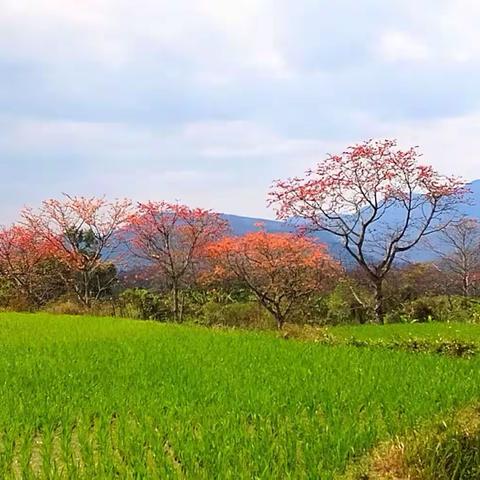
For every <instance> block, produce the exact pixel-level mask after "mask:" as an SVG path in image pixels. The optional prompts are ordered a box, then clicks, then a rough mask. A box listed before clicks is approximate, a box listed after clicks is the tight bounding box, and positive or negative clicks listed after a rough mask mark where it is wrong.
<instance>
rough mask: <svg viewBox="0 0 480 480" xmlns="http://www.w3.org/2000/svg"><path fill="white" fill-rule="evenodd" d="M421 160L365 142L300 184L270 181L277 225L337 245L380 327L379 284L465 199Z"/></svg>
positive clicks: (413, 151) (456, 184) (391, 145)
mask: <svg viewBox="0 0 480 480" xmlns="http://www.w3.org/2000/svg"><path fill="white" fill-rule="evenodd" d="M419 157H420V154H419V152H418V150H417V148H416V147H413V148H410V149H408V150H401V149H399V148H397V143H396V141H395V140H384V141H372V140H369V141H366V142H364V143H361V144H358V145H354V146H352V147H349V148H347V150H346V151H345V152H343V153H341V154H340V155H329V156H328V157H327V158H326V159H325V160H324V161H321V162H320V163H318V165H317V166H316V167H315V168H313V169H312V170H309V171H307V172H306V174H305V176H304V177H295V178H289V179H287V180H278V181H276V182H275V183H274V186H273V188H272V190H271V192H270V202H271V204H273V205H274V206H275V208H276V210H277V216H278V218H279V219H284V220H285V219H286V220H291V219H297V220H301V221H302V222H304V225H303V227H304V228H306V229H308V230H310V231H324V232H328V233H330V234H331V235H333V236H335V237H337V238H338V239H340V241H341V243H342V244H343V246H344V248H345V249H346V251H347V252H348V253H349V254H350V255H351V257H352V258H353V259H354V260H355V261H356V262H357V263H358V264H359V265H360V266H361V268H362V269H363V270H364V271H365V272H366V273H367V276H368V278H369V280H370V283H371V285H372V287H373V289H374V293H375V316H376V320H377V321H378V322H379V323H383V319H384V300H383V283H384V279H385V276H386V275H387V273H388V272H389V271H390V269H391V268H392V265H393V264H394V262H395V260H396V259H397V257H399V255H401V254H404V253H405V252H407V251H409V250H411V249H412V248H413V247H415V246H416V245H417V244H418V243H419V241H420V240H421V239H422V238H423V237H426V236H430V235H432V234H434V233H436V232H438V231H440V230H442V229H443V228H445V226H446V224H448V223H449V221H450V219H451V218H452V215H453V214H454V211H455V206H456V204H457V203H458V202H459V201H461V200H462V197H463V194H464V192H465V189H464V185H463V183H462V182H461V181H459V180H458V179H456V178H453V177H447V176H444V175H440V174H439V173H437V172H436V171H435V170H434V169H433V168H432V167H431V166H426V165H421V164H419V163H418V160H419Z"/></svg>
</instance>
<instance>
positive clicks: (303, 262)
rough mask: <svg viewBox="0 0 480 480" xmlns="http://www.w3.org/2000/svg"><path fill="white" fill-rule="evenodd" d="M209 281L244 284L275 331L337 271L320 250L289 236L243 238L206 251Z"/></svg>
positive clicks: (309, 241)
mask: <svg viewBox="0 0 480 480" xmlns="http://www.w3.org/2000/svg"><path fill="white" fill-rule="evenodd" d="M208 252H209V256H210V259H211V261H212V262H213V274H214V277H215V278H220V279H233V280H238V281H240V282H242V283H244V284H245V285H246V286H247V287H248V288H249V289H250V290H251V291H252V292H253V294H254V295H255V296H256V297H257V299H258V301H259V302H260V303H261V305H262V306H263V307H264V308H266V309H267V310H268V311H269V312H270V313H271V314H272V315H273V317H274V318H275V320H276V322H277V326H278V328H279V329H281V328H282V327H283V325H284V323H285V322H286V321H287V320H288V318H289V315H290V314H291V313H292V311H293V310H294V308H295V307H296V306H298V305H299V304H300V303H301V302H303V301H305V299H307V298H308V297H309V296H310V295H312V294H313V293H315V292H319V291H322V290H324V289H325V288H326V286H327V285H328V283H329V282H328V280H330V279H331V278H332V277H334V276H335V275H336V274H338V272H339V265H338V264H337V263H336V262H335V261H334V260H333V259H332V258H331V257H330V256H329V255H328V253H327V251H326V248H325V246H324V245H322V244H319V243H318V242H316V241H314V240H312V239H309V238H306V237H304V236H299V235H295V234H292V233H267V232H265V231H263V230H262V231H259V232H253V233H248V234H246V235H244V236H242V237H227V238H223V239H221V240H220V241H218V242H216V243H214V244H212V245H210V246H209V248H208Z"/></svg>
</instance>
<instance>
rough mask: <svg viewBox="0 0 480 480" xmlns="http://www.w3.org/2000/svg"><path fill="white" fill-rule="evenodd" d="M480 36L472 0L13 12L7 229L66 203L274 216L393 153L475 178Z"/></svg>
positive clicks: (5, 161) (4, 85)
mask: <svg viewBox="0 0 480 480" xmlns="http://www.w3.org/2000/svg"><path fill="white" fill-rule="evenodd" d="M479 21H480V4H479V3H478V2H476V1H474V0H455V1H454V0H424V2H421V3H419V2H418V1H414V0H403V1H400V0H392V1H388V2H378V1H377V0H365V1H362V2H358V1H354V0H338V1H337V2H326V1H319V0H299V1H293V0H275V1H274V0H238V1H236V2H234V1H233V0H231V1H230V0H198V1H195V2H192V1H191V0H177V1H175V2H171V1H167V0H141V1H140V2H137V3H135V4H132V2H130V1H129V0H84V1H82V2H78V1H76V0H3V1H2V15H1V16H0V167H1V168H2V173H3V177H4V178H7V179H8V181H4V185H2V191H1V193H0V199H1V200H2V202H3V203H2V205H3V209H2V212H1V214H0V222H2V221H5V220H3V219H2V217H4V218H5V219H7V218H8V219H10V218H12V216H13V213H12V212H14V211H15V210H16V209H18V208H19V207H20V206H21V205H22V204H23V203H35V202H38V201H39V200H40V199H41V198H43V197H45V196H52V195H56V194H58V193H59V192H61V191H63V190H68V191H72V192H74V193H76V192H79V193H80V192H85V193H96V194H101V193H104V192H105V193H107V194H109V195H115V196H122V195H128V196H132V197H135V198H144V197H145V196H147V195H148V196H152V197H154V198H166V199H167V200H168V199H170V200H172V199H177V198H182V199H184V201H188V202H190V203H192V204H195V205H204V206H207V207H210V208H217V209H220V210H225V211H231V212H234V213H245V214H252V215H271V213H270V212H268V211H267V210H266V209H265V207H264V198H265V193H266V190H267V188H268V185H269V184H270V182H271V180H272V179H273V178H279V177H283V176H287V175H293V174H296V173H299V172H302V171H303V170H304V169H305V168H307V167H308V166H309V165H311V164H312V163H313V162H315V161H317V160H319V159H320V158H322V157H323V156H324V155H325V154H326V153H327V152H335V151H337V150H342V149H343V148H344V147H345V146H346V145H348V144H350V143H352V142H357V141H360V140H362V139H364V138H370V137H378V136H380V137H392V136H395V137H398V138H399V140H400V141H401V142H403V143H405V144H410V143H415V144H419V145H420V146H422V147H423V149H424V151H425V154H426V155H425V159H426V160H428V161H430V162H431V163H432V164H434V165H435V166H436V167H438V168H441V169H442V170H444V171H446V172H448V171H452V172H455V173H458V174H461V175H464V176H465V177H467V178H474V177H478V173H477V171H476V169H475V164H476V162H477V159H476V151H477V150H478V146H479V145H478V141H477V137H479V135H478V129H479V128H480V125H479V122H478V117H479V115H480V105H479V100H480V97H479V95H478V92H477V90H478V84H479V83H480V32H479V30H478V23H479ZM453 158H454V160H452V159H453Z"/></svg>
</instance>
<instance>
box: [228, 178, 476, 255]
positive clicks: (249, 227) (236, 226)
mask: <svg viewBox="0 0 480 480" xmlns="http://www.w3.org/2000/svg"><path fill="white" fill-rule="evenodd" d="M468 188H469V190H470V191H471V193H470V194H469V195H468V203H467V204H465V205H461V206H460V208H459V213H460V215H466V216H468V217H472V218H477V219H478V220H480V180H475V181H474V182H471V183H470V184H469V185H468ZM391 214H392V215H395V213H394V212H392V213H391ZM222 217H223V218H224V219H225V220H227V221H228V222H229V224H230V227H231V229H232V232H233V234H234V235H243V234H245V233H248V232H253V231H256V230H258V227H257V226H256V224H258V223H262V224H263V225H264V228H265V230H266V231H267V232H290V231H292V230H293V228H292V226H291V225H288V224H287V223H285V222H279V221H275V220H265V219H262V218H251V217H242V216H238V215H229V214H223V215H222ZM385 220H386V221H388V220H389V219H388V218H386V219H385ZM318 237H319V238H320V239H321V240H322V241H323V242H324V243H326V244H327V245H328V246H329V248H330V250H331V252H332V253H336V252H339V251H340V249H341V246H340V245H339V242H338V240H337V239H336V238H335V237H333V236H332V235H329V234H325V233H320V234H319V235H318ZM410 257H411V258H412V259H415V260H427V259H429V258H432V254H431V251H430V250H429V249H426V248H425V247H422V246H421V245H420V246H418V247H417V248H416V249H415V250H414V251H412V252H411V255H410Z"/></svg>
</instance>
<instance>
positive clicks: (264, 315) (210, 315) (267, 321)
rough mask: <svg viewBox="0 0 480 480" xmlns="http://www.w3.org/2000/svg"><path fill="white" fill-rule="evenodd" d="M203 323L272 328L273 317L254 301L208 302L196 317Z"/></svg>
mask: <svg viewBox="0 0 480 480" xmlns="http://www.w3.org/2000/svg"><path fill="white" fill-rule="evenodd" d="M198 321H199V323H202V324H204V325H225V326H228V327H246V328H273V327H274V326H275V323H274V320H273V317H272V316H271V315H270V314H269V313H268V312H266V311H265V310H264V309H263V308H262V307H261V306H260V305H258V303H256V302H236V303H230V304H221V303H217V302H208V303H206V304H205V305H204V307H203V309H202V315H201V316H200V317H199V319H198Z"/></svg>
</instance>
